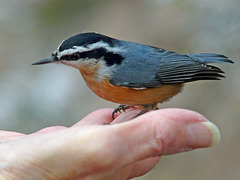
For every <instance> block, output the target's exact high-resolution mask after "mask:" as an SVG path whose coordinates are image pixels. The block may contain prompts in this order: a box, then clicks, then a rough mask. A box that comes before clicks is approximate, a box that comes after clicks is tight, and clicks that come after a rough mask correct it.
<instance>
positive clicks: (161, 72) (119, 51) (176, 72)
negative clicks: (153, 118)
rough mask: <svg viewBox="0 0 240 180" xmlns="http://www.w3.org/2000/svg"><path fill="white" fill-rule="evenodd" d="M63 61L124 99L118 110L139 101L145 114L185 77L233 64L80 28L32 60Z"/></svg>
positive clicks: (102, 92)
mask: <svg viewBox="0 0 240 180" xmlns="http://www.w3.org/2000/svg"><path fill="white" fill-rule="evenodd" d="M46 63H61V64H65V65H68V66H72V67H74V68H77V69H79V70H80V72H81V74H82V76H83V79H84V80H85V82H86V83H87V85H88V87H89V88H90V89H91V90H92V91H93V92H94V93H95V94H97V95H98V96H100V97H101V98H103V99H106V100H108V101H112V102H115V103H119V104H122V105H120V106H119V107H118V108H116V109H115V110H114V111H113V114H112V116H113V118H114V114H115V113H116V112H118V111H120V110H125V109H127V108H129V107H132V106H138V107H139V109H140V110H141V112H140V114H143V113H145V112H147V111H149V110H152V109H156V108H157V105H158V103H162V102H164V101H166V100H168V99H169V98H171V97H173V96H174V95H176V94H178V93H179V92H180V91H181V89H182V88H183V84H184V83H186V82H191V81H197V80H218V79H220V78H223V77H224V76H223V75H222V74H223V73H224V72H223V71H222V70H221V69H219V68H218V67H215V66H212V65H207V64H208V63H233V61H231V60H229V59H228V58H227V57H225V56H223V55H219V54H209V53H201V54H179V53H175V52H172V51H166V50H164V49H161V48H157V47H153V46H148V45H143V44H138V43H134V42H128V41H123V40H118V39H114V38H111V37H108V36H105V35H102V34H99V33H92V32H90V33H81V34H78V35H76V36H73V37H71V38H69V39H67V40H65V41H63V42H62V43H61V44H60V45H59V46H58V48H57V50H56V51H54V52H53V53H52V56H51V57H50V58H46V59H43V60H41V61H38V62H36V63H33V65H38V64H46Z"/></svg>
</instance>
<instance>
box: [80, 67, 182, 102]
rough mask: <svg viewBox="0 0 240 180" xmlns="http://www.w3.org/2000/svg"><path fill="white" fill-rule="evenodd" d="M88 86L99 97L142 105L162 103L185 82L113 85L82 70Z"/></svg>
mask: <svg viewBox="0 0 240 180" xmlns="http://www.w3.org/2000/svg"><path fill="white" fill-rule="evenodd" d="M80 72H81V74H82V76H83V79H84V80H85V82H86V84H87V85H88V87H89V88H90V89H91V90H92V91H93V92H94V93H95V94H97V95H98V96H99V97H101V98H103V99H105V100H108V101H112V102H115V103H118V104H123V105H130V106H133V105H141V104H152V103H162V102H164V101H166V100H168V99H169V98H171V97H173V96H174V95H176V94H178V93H179V92H180V91H181V89H182V87H183V84H173V85H164V86H161V87H157V88H147V89H139V90H137V89H132V88H126V87H118V86H114V85H111V84H110V83H109V82H108V80H103V81H101V82H99V81H97V80H96V79H95V78H94V74H89V73H87V74H86V73H85V71H84V70H80Z"/></svg>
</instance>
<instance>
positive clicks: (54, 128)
mask: <svg viewBox="0 0 240 180" xmlns="http://www.w3.org/2000/svg"><path fill="white" fill-rule="evenodd" d="M66 128H67V127H64V126H52V127H46V128H44V129H41V130H39V131H37V132H35V133H32V134H41V133H48V132H52V131H57V130H61V129H66Z"/></svg>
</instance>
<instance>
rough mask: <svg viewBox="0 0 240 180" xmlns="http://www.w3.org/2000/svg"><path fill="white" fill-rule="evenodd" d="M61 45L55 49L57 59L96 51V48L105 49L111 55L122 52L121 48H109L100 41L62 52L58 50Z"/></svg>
mask: <svg viewBox="0 0 240 180" xmlns="http://www.w3.org/2000/svg"><path fill="white" fill-rule="evenodd" d="M60 46H61V45H59V46H58V48H57V52H58V53H57V54H58V55H57V57H58V58H60V57H62V56H65V55H70V54H73V53H76V52H80V53H81V52H86V51H91V50H93V49H98V48H105V49H106V50H107V51H108V52H113V53H117V52H120V51H123V50H122V49H121V48H119V47H111V46H109V44H107V43H105V42H103V41H100V42H96V43H93V44H90V45H88V46H87V47H84V46H73V47H72V48H71V49H66V50H64V51H59V48H60Z"/></svg>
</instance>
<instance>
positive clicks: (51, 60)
mask: <svg viewBox="0 0 240 180" xmlns="http://www.w3.org/2000/svg"><path fill="white" fill-rule="evenodd" d="M55 61H57V58H56V57H55V56H51V57H49V58H46V59H42V60H40V61H37V62H35V63H32V65H40V64H48V63H53V62H55Z"/></svg>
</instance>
